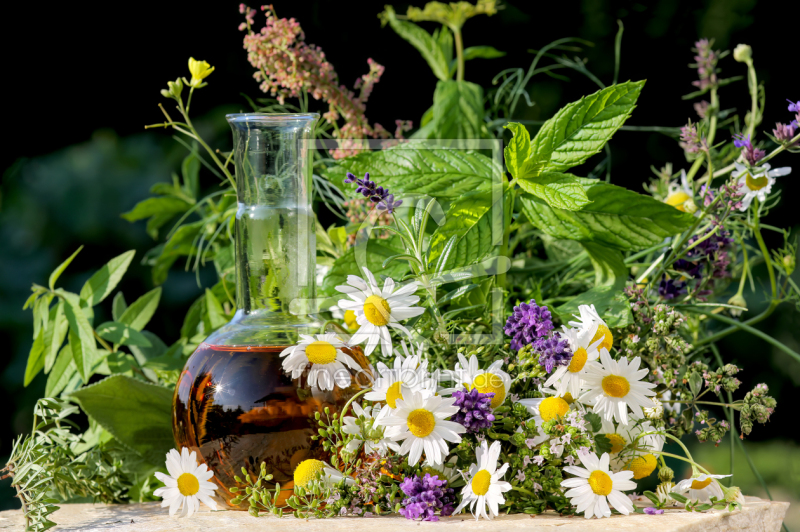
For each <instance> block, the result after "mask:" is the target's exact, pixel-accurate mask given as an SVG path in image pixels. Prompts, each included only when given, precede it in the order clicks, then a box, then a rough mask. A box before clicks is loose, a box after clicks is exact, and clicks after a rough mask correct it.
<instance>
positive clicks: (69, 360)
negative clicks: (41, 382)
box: [44, 344, 78, 397]
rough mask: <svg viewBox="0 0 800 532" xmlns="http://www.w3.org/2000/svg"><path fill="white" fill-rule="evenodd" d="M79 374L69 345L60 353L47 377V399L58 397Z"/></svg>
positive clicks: (45, 393)
mask: <svg viewBox="0 0 800 532" xmlns="http://www.w3.org/2000/svg"><path fill="white" fill-rule="evenodd" d="M77 372H78V369H77V367H76V366H75V360H74V358H73V356H72V348H71V347H70V345H69V344H67V345H65V346H64V347H63V348H62V349H61V351H59V352H58V356H57V357H56V361H55V363H54V364H53V367H52V369H51V370H50V373H49V374H48V375H47V384H46V385H45V388H44V395H45V397H56V396H57V395H58V394H60V393H61V391H62V390H63V389H64V388H66V387H67V384H69V382H70V381H71V380H72V378H73V376H75V374H76V373H77Z"/></svg>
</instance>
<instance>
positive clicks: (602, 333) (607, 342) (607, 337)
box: [589, 323, 614, 350]
mask: <svg viewBox="0 0 800 532" xmlns="http://www.w3.org/2000/svg"><path fill="white" fill-rule="evenodd" d="M600 338H603V341H602V342H600V345H599V346H597V348H598V349H600V348H601V347H605V348H606V349H608V350H611V346H612V344H613V343H614V337H613V336H612V335H611V331H610V330H609V328H608V327H607V326H606V325H605V324H604V323H601V324H600V325H598V326H597V332H596V333H594V336H593V337H592V341H591V342H589V343H590V344H593V343H595V342H596V341H598V340H599V339H600Z"/></svg>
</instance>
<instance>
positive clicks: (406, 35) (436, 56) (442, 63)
mask: <svg viewBox="0 0 800 532" xmlns="http://www.w3.org/2000/svg"><path fill="white" fill-rule="evenodd" d="M384 13H385V14H386V20H387V21H388V22H389V25H390V26H391V27H392V29H393V30H394V31H395V33H397V34H398V35H399V36H400V37H402V38H403V39H405V40H406V41H408V42H409V43H410V44H411V46H413V47H414V48H416V49H417V51H418V52H419V53H420V54H421V55H422V57H423V58H425V61H427V62H428V65H429V66H430V67H431V70H433V74H434V75H435V76H436V77H437V78H439V79H440V80H448V79H450V66H449V65H448V60H447V57H446V56H445V53H444V51H443V50H442V47H441V46H440V45H439V42H438V41H437V40H436V39H434V37H433V36H431V34H430V33H428V32H427V31H425V30H424V29H422V28H421V27H419V26H417V25H416V24H414V23H413V22H409V21H407V20H400V19H398V18H397V17H396V16H395V12H394V9H392V7H391V6H386V9H385V11H384Z"/></svg>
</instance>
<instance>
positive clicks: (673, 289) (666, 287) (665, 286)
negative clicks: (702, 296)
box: [658, 275, 686, 300]
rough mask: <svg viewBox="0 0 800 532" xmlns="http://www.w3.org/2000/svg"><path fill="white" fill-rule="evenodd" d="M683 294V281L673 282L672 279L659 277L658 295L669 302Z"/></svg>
mask: <svg viewBox="0 0 800 532" xmlns="http://www.w3.org/2000/svg"><path fill="white" fill-rule="evenodd" d="M685 293H686V282H685V281H675V280H674V279H667V276H666V275H662V276H661V282H659V283H658V295H660V296H661V297H663V298H664V299H667V300H669V299H674V298H676V297H678V296H679V295H681V294H685Z"/></svg>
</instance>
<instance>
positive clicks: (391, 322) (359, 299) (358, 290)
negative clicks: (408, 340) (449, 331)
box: [336, 268, 425, 356]
mask: <svg viewBox="0 0 800 532" xmlns="http://www.w3.org/2000/svg"><path fill="white" fill-rule="evenodd" d="M363 270H364V275H365V276H366V278H367V280H366V281H365V280H364V279H362V278H361V277H358V276H356V275H348V276H347V284H346V285H342V286H337V287H336V290H338V291H339V292H341V293H343V294H345V295H346V296H347V297H349V298H350V299H340V300H339V305H338V306H339V308H341V309H343V310H345V311H348V310H352V311H353V312H355V317H356V323H358V325H359V328H358V331H356V333H355V334H354V335H353V337H352V338H350V342H351V343H353V344H356V345H357V344H361V343H364V342H365V341H366V342H367V345H366V347H365V348H364V354H365V355H369V354H370V353H372V352H373V351H374V350H375V347H377V345H378V343H379V342H380V344H381V351H382V352H383V356H389V355H391V354H392V339H391V336H390V335H389V327H392V328H394V329H397V330H399V331H402V332H403V333H405V334H406V336H411V333H410V332H409V331H408V329H406V328H405V327H403V326H402V325H400V324H399V323H398V320H407V319H408V318H413V317H414V316H419V315H420V314H422V313H423V312H425V309H424V308H421V307H416V306H415V305H416V304H417V302H419V296H415V295H414V292H416V291H417V283H416V282H411V283H408V284H405V285H403V286H401V287H400V288H397V289H396V290H395V284H394V281H393V280H392V279H389V278H387V279H386V282H385V283H384V285H383V290H381V289H380V288H379V287H378V283H377V282H375V277H374V276H373V275H372V272H370V271H369V270H368V269H367V268H363Z"/></svg>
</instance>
